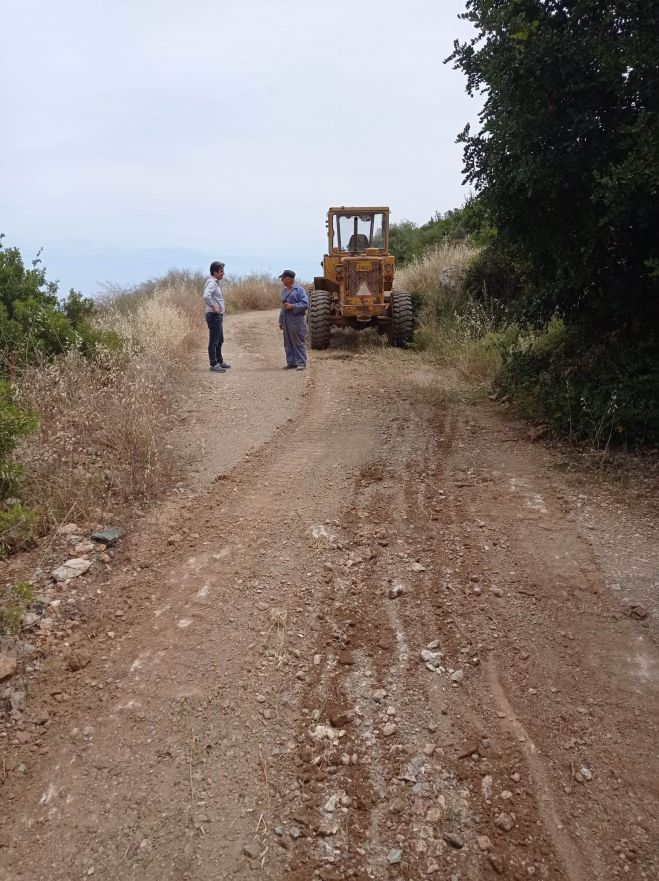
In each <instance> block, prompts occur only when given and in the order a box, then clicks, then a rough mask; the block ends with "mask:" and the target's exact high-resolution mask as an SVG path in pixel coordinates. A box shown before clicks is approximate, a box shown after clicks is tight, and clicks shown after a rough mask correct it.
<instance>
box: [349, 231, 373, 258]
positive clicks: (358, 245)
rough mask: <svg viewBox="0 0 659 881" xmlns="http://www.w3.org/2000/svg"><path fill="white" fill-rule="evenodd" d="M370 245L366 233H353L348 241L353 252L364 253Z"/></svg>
mask: <svg viewBox="0 0 659 881" xmlns="http://www.w3.org/2000/svg"><path fill="white" fill-rule="evenodd" d="M368 247H369V241H368V236H367V235H364V233H361V232H360V233H353V235H351V236H350V241H349V242H348V250H349V251H352V253H353V254H362V253H363V252H364V251H365V250H366V249H367V248H368Z"/></svg>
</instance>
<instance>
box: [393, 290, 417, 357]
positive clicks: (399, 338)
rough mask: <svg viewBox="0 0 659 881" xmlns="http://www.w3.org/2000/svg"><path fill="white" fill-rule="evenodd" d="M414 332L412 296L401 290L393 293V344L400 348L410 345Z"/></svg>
mask: <svg viewBox="0 0 659 881" xmlns="http://www.w3.org/2000/svg"><path fill="white" fill-rule="evenodd" d="M413 333H414V319H413V315H412V297H411V296H410V294H404V293H402V292H400V291H394V292H393V293H392V295H391V334H390V339H391V345H392V346H396V347H398V348H402V347H404V346H407V345H409V344H410V343H411V342H412V336H413Z"/></svg>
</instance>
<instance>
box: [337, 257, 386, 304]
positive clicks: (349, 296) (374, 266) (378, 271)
mask: <svg viewBox="0 0 659 881" xmlns="http://www.w3.org/2000/svg"><path fill="white" fill-rule="evenodd" d="M341 274H342V280H343V283H344V285H345V288H344V290H345V292H346V293H345V302H346V304H347V305H353V306H359V305H365V304H366V303H369V304H371V303H383V302H384V265H383V262H382V260H378V259H368V258H367V257H359V258H351V257H346V258H344V259H343V260H342V261H341Z"/></svg>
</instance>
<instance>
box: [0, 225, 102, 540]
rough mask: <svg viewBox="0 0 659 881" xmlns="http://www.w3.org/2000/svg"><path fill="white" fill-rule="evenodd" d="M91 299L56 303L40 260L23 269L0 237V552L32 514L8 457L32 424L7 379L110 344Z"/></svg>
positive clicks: (28, 525) (74, 296) (72, 296)
mask: <svg viewBox="0 0 659 881" xmlns="http://www.w3.org/2000/svg"><path fill="white" fill-rule="evenodd" d="M93 309H94V302H93V300H91V299H86V298H84V297H82V296H81V295H80V294H79V293H78V292H77V291H73V290H72V291H70V293H69V295H68V297H67V298H66V299H65V300H64V301H63V302H60V301H59V300H58V298H57V285H56V284H55V283H54V282H49V281H47V279H46V275H45V270H44V269H43V268H42V266H41V264H40V261H39V259H38V257H37V259H35V260H34V262H33V264H32V267H31V268H30V269H28V268H26V267H25V265H24V263H23V259H22V257H21V254H20V252H19V250H18V249H17V248H5V247H4V246H3V243H2V236H0V553H2V551H3V550H4V549H6V548H7V547H10V546H11V544H12V542H13V541H14V540H16V539H18V538H25V537H26V535H28V534H29V533H30V531H31V529H32V526H33V519H34V518H33V515H32V514H31V513H30V512H29V511H26V510H25V508H24V507H23V506H22V505H21V504H20V502H19V501H18V500H17V499H16V498H15V497H14V495H15V493H16V492H17V491H18V485H19V480H20V475H21V470H20V468H19V467H18V466H17V465H16V464H15V463H13V462H12V461H11V459H10V457H11V453H12V452H13V450H14V449H15V448H16V445H17V444H18V442H19V441H20V439H21V438H22V437H24V436H25V435H26V434H28V433H29V432H30V431H33V430H34V428H35V427H36V420H35V418H34V416H33V415H32V414H30V413H26V412H24V411H23V410H21V409H20V408H19V407H18V406H17V405H16V403H15V402H14V400H13V396H12V387H11V383H10V381H9V379H10V378H11V377H12V376H13V375H14V374H15V372H16V371H17V370H21V368H22V367H24V366H25V365H26V364H30V363H34V361H35V360H36V359H42V358H50V357H53V356H55V355H57V354H61V353H62V352H65V351H66V350H68V349H71V348H77V349H79V350H81V351H82V352H90V351H91V350H92V349H93V348H94V347H95V346H96V345H97V343H99V342H104V343H106V344H114V339H113V337H112V336H111V335H108V334H102V333H100V332H99V331H98V330H96V329H95V328H94V327H93V326H92V324H91V323H90V317H91V314H92V312H93Z"/></svg>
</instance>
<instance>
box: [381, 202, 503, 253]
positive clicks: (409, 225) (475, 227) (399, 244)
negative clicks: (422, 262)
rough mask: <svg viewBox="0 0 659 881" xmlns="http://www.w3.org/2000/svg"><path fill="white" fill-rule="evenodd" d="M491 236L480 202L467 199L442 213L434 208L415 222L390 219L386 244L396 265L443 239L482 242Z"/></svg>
mask: <svg viewBox="0 0 659 881" xmlns="http://www.w3.org/2000/svg"><path fill="white" fill-rule="evenodd" d="M493 237H494V229H493V228H492V226H491V224H490V222H489V219H488V216H487V213H486V211H485V209H484V207H483V204H482V203H481V202H480V201H479V200H477V199H470V200H469V201H467V202H466V203H465V204H464V205H463V207H462V208H454V209H452V210H451V211H446V212H444V214H442V213H440V212H437V213H436V214H435V215H434V217H432V218H431V219H430V220H429V221H428V222H427V223H424V224H422V225H421V226H418V225H417V224H416V223H414V222H413V221H411V220H403V221H401V222H400V223H392V225H391V227H390V230H389V248H390V250H391V253H392V254H393V255H394V257H395V258H396V260H397V262H398V264H399V265H400V266H404V265H405V264H406V263H409V262H410V261H411V260H413V259H414V258H415V257H420V256H421V255H422V254H423V252H424V251H425V250H426V249H427V248H429V247H431V246H432V245H437V244H439V243H441V242H443V241H445V240H446V239H450V240H452V241H464V240H465V239H468V240H469V241H470V242H471V243H472V244H474V245H483V244H486V243H487V242H489V241H491V239H492V238H493Z"/></svg>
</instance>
